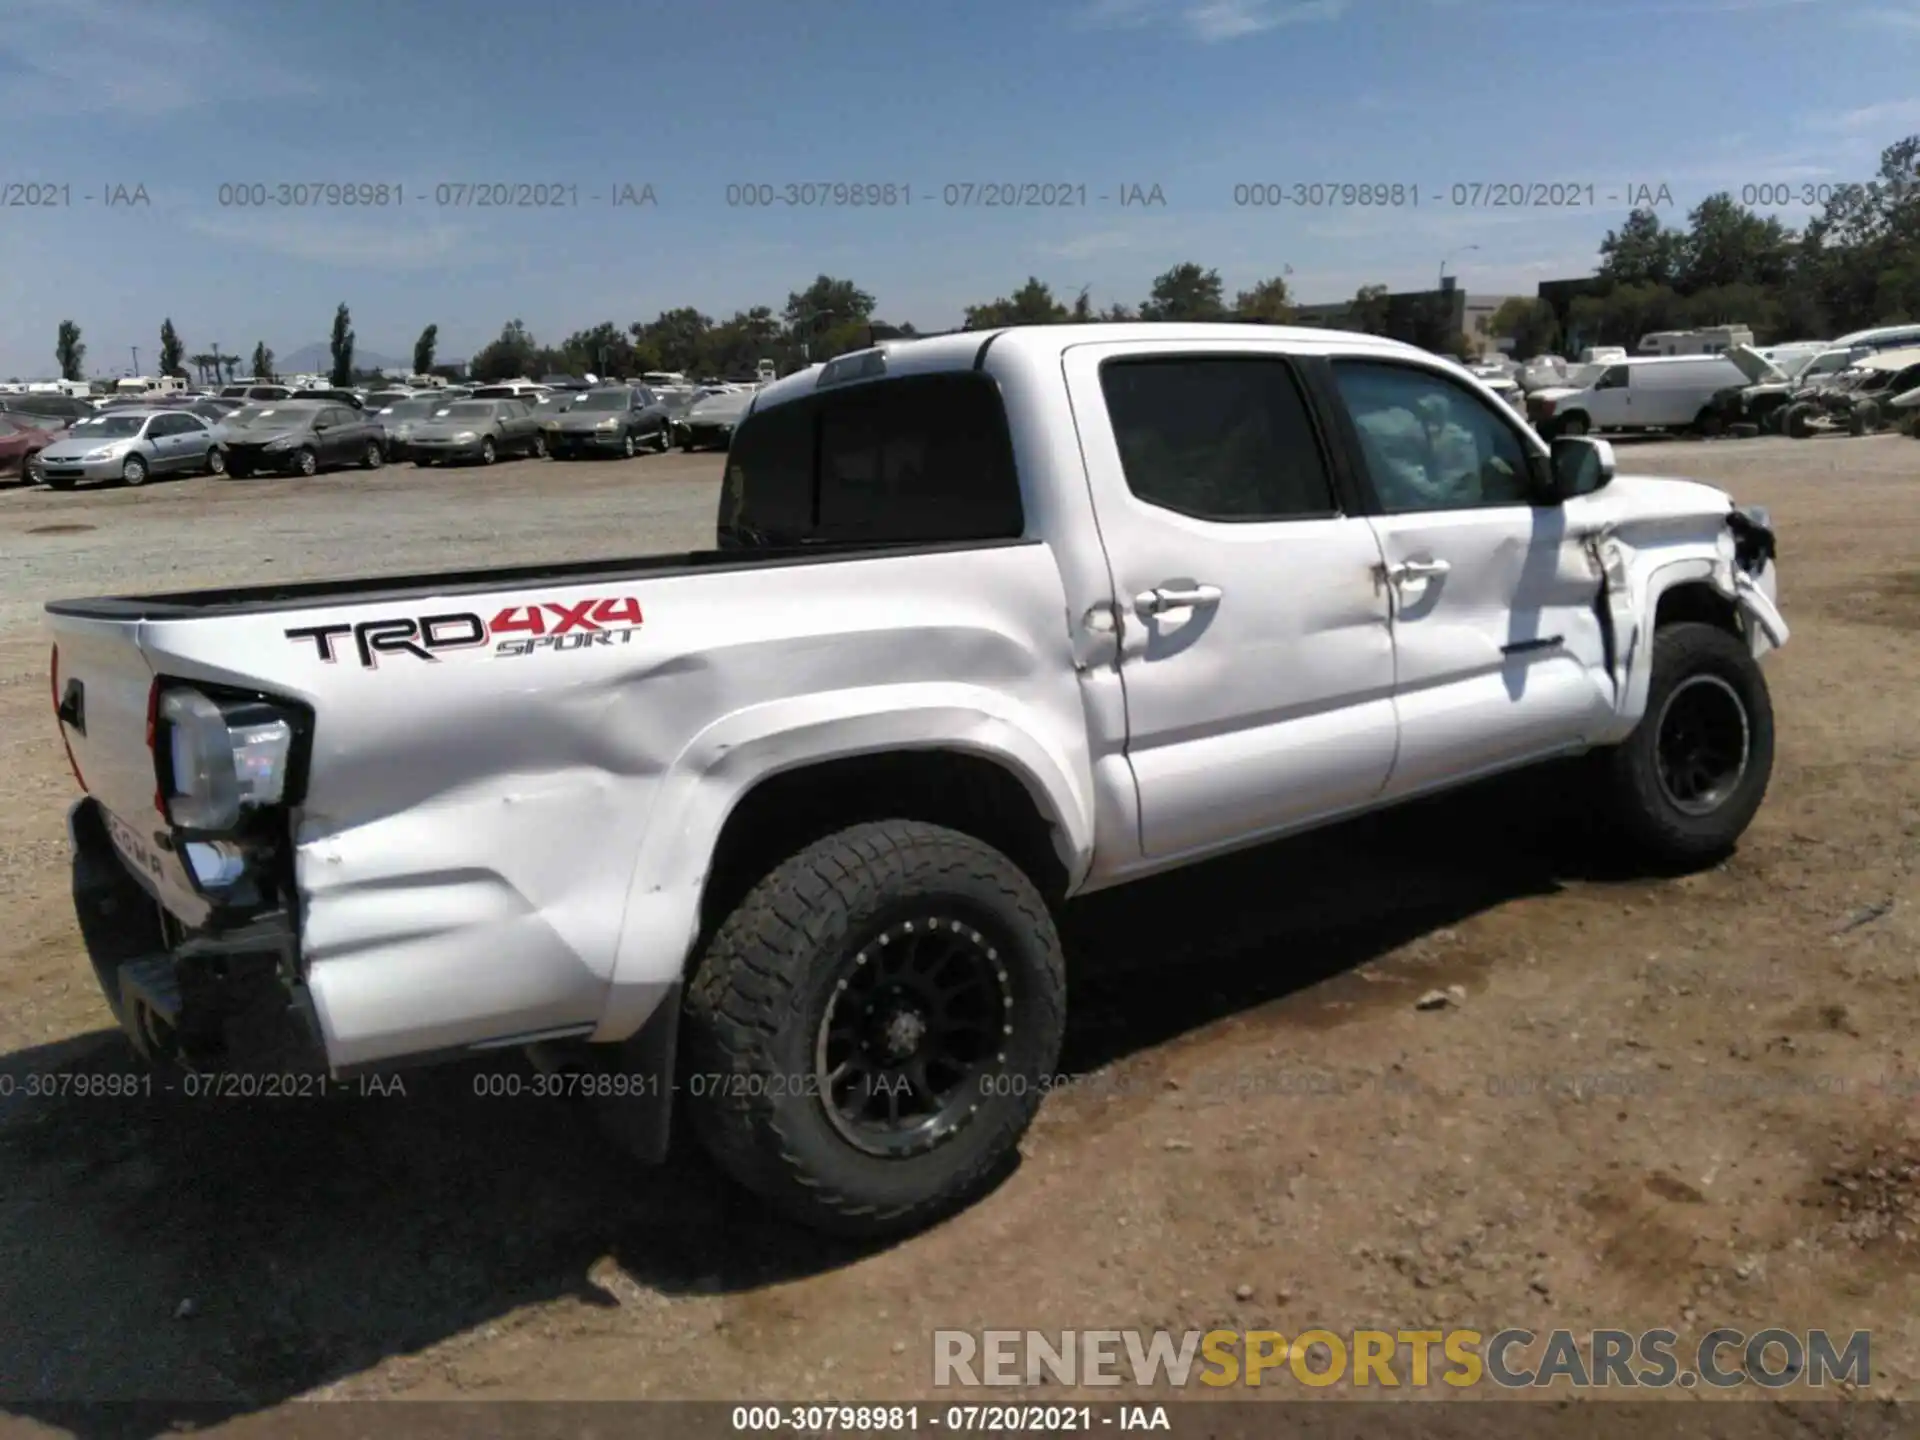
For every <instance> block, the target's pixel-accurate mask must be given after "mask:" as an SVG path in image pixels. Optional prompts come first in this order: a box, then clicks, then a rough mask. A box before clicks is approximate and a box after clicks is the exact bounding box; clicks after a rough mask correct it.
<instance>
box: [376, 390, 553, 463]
mask: <svg viewBox="0 0 1920 1440" xmlns="http://www.w3.org/2000/svg"><path fill="white" fill-rule="evenodd" d="M546 453H547V437H546V435H545V434H544V433H543V432H542V430H541V428H540V422H539V421H538V420H536V419H535V418H534V413H533V407H532V406H531V405H529V404H527V403H526V402H525V401H524V400H482V399H479V398H477V397H476V398H475V399H472V400H456V401H454V402H453V403H452V404H451V405H445V406H441V407H439V408H437V409H436V410H435V411H434V412H433V414H432V415H430V416H429V417H428V418H427V419H425V420H423V421H420V422H419V423H417V424H415V425H414V427H413V432H412V434H411V435H410V436H409V437H408V439H407V454H408V455H409V456H410V457H411V458H412V460H413V463H414V464H416V465H436V464H441V463H444V462H450V461H456V460H471V461H477V462H478V463H480V464H482V465H491V464H493V462H494V461H495V460H497V459H499V458H500V457H501V456H502V455H532V456H535V457H539V456H543V455H545V454H546Z"/></svg>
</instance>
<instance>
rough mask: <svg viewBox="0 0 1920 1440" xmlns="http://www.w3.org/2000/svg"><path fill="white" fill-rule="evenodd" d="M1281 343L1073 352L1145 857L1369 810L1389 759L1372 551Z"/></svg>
mask: <svg viewBox="0 0 1920 1440" xmlns="http://www.w3.org/2000/svg"><path fill="white" fill-rule="evenodd" d="M1323 364H1324V361H1317V360H1296V359H1294V358H1292V357H1290V356H1289V355H1288V354H1287V353H1286V352H1285V351H1284V350H1283V349H1282V348H1281V347H1279V346H1278V345H1261V344H1260V343H1259V342H1252V343H1247V342H1242V343H1238V344H1235V345H1233V346H1232V347H1230V348H1226V349H1222V348H1221V347H1219V346H1218V345H1208V344H1205V343H1200V342H1184V341H1169V342H1162V343H1158V344H1151V345H1147V346H1142V345H1140V344H1138V343H1137V342H1134V343H1130V344H1127V345H1125V346H1122V345H1120V344H1118V343H1094V344H1087V345H1076V346H1073V347H1072V348H1071V349H1069V350H1068V351H1067V353H1066V355H1065V358H1064V366H1065V370H1066V378H1067V386H1068V393H1069V395H1070V397H1071V400H1072V405H1073V411H1074V418H1075V422H1076V425H1077V428H1078V430H1079V438H1080V445H1081V452H1082V455H1083V457H1084V460H1085V464H1086V470H1087V477H1088V483H1089V486H1090V488H1091V491H1092V497H1093V503H1094V511H1095V514H1096V516H1097V519H1098V522H1099V528H1100V536H1101V539H1102V540H1103V542H1104V544H1105V548H1106V553H1107V560H1108V565H1109V567H1110V570H1111V574H1112V582H1113V595H1114V601H1113V603H1114V606H1115V609H1116V611H1117V614H1116V617H1115V618H1116V621H1117V624H1118V627H1119V631H1120V640H1121V644H1120V666H1119V671H1120V679H1121V685H1122V689H1123V691H1124V694H1125V700H1126V719H1127V759H1128V762H1129V764H1130V765H1131V768H1132V771H1133V776H1134V781H1135V784H1136V786H1137V788H1138V791H1139V800H1140V844H1141V850H1142V854H1143V855H1144V857H1145V858H1146V859H1147V860H1148V861H1150V862H1151V861H1165V860H1170V859H1172V858H1174V857H1177V856H1181V855H1186V854H1192V853H1197V852H1204V851H1206V850H1209V849H1214V848H1220V847H1224V846H1226V845H1230V844H1232V843H1234V842H1236V841H1240V840H1246V839H1251V838H1254V837H1255V836H1259V835H1264V834H1273V833H1278V832H1280V831H1282V830H1285V829H1289V828H1293V827H1296V826H1299V825H1302V824H1305V823H1308V822H1311V821H1313V820H1316V819H1319V818H1322V817H1325V816H1328V815H1332V814H1337V813H1339V812H1341V811H1343V810H1348V809H1353V808H1356V807H1359V806H1362V805H1364V804H1366V803H1367V802H1369V801H1371V800H1372V799H1373V798H1374V797H1375V796H1376V795H1378V794H1379V792H1380V789H1381V787H1382V785H1383V784H1384V783H1385V781H1386V778H1387V774H1388V771H1389V769H1390V768H1391V766H1392V764H1393V756H1394V747H1395V742H1396V738H1397V732H1396V724H1395V719H1394V711H1393V644H1392V637H1391V633H1390V631H1389V628H1388V622H1389V612H1388V605H1387V597H1386V592H1385V589H1384V587H1383V585H1382V583H1381V581H1380V578H1379V573H1378V572H1379V569H1380V564H1381V555H1380V547H1379V543H1378V541H1377V540H1376V539H1375V538H1374V534H1373V530H1372V527H1371V526H1370V525H1369V524H1368V523H1367V521H1366V520H1365V519H1364V518H1362V517H1361V516H1359V515H1357V514H1354V513H1351V508H1350V506H1349V503H1348V501H1347V499H1346V498H1345V496H1344V494H1343V490H1344V487H1343V485H1342V483H1341V481H1340V478H1339V477H1338V475H1337V472H1336V468H1335V464H1334V461H1333V457H1332V455H1331V453H1330V451H1329V448H1328V445H1327V437H1325V436H1323V435H1322V434H1321V432H1320V428H1319V426H1318V424H1317V422H1316V420H1315V417H1314V415H1313V413H1312V411H1311V409H1310V408H1309V405H1308V402H1307V391H1306V389H1305V386H1304V383H1303V367H1305V366H1309V365H1323Z"/></svg>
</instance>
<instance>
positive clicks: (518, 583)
mask: <svg viewBox="0 0 1920 1440" xmlns="http://www.w3.org/2000/svg"><path fill="white" fill-rule="evenodd" d="M1020 543H1029V544H1038V543H1039V542H1038V541H1037V540H1036V541H1027V542H1020V541H1007V540H965V541H952V542H941V543H931V544H879V545H864V544H855V543H847V544H833V545H809V546H806V547H805V548H803V549H740V550H688V551H683V552H681V553H678V554H665V555H634V556H627V557H619V558H613V559H606V560H570V561H566V562H564V563H561V564H546V565H514V566H498V567H496V566H488V567H486V568H484V569H469V570H436V571H424V572H421V573H417V574H412V575H394V576H388V577H349V578H346V579H341V580H305V581H298V582H285V583H280V584H268V585H240V586H233V587H229V588H222V589H212V590H177V591H171V592H168V593H166V594H161V595H111V596H95V597H88V598H83V599H78V600H55V601H51V602H49V603H48V605H47V613H48V614H49V615H62V616H68V617H71V618H73V619H79V620H193V619H198V618H203V617H204V618H211V617H214V616H231V615H252V614H263V613H267V612H270V611H274V610H305V609H310V608H312V607H313V606H315V605H323V604H328V603H335V604H360V603H363V602H365V603H374V602H383V601H391V600H410V599H425V598H430V597H434V596H442V595H480V594H489V593H491V592H493V591H505V590H523V589H527V588H530V587H532V586H537V585H542V584H547V583H550V582H562V583H566V584H579V585H589V584H597V583H600V582H603V581H615V580H635V579H649V580H652V579H665V578H667V577H670V576H675V575H693V574H712V573H718V572H722V571H728V570H766V569H774V568H779V567H782V566H790V565H811V564H817V563H820V562H822V561H826V560H839V559H847V558H849V557H851V556H854V555H871V556H882V555H906V554H912V555H934V554H946V553H949V552H952V551H960V550H981V549H998V548H1004V547H1005V546H1007V545H1009V544H1020Z"/></svg>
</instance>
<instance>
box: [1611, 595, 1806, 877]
mask: <svg viewBox="0 0 1920 1440" xmlns="http://www.w3.org/2000/svg"><path fill="white" fill-rule="evenodd" d="M1601 759H1602V764H1603V766H1604V771H1605V781H1606V787H1607V795H1606V802H1607V808H1608V809H1609V810H1610V811H1611V813H1612V817H1613V819H1614V821H1615V822H1616V826H1617V828H1618V829H1619V830H1620V831H1621V832H1622V834H1623V835H1624V836H1625V838H1626V839H1627V840H1628V841H1629V843H1631V844H1632V845H1633V846H1634V848H1635V849H1636V850H1637V851H1639V852H1640V853H1641V854H1642V855H1643V856H1645V857H1646V858H1647V859H1649V860H1650V861H1652V862H1654V863H1655V864H1656V865H1660V866H1663V867H1687V866H1695V865H1701V864H1706V863H1710V862H1711V861H1714V860H1717V859H1719V858H1720V857H1721V856H1723V855H1725V854H1726V853H1727V852H1729V851H1730V850H1732V849H1733V847H1734V845H1735V844H1736V843H1737V842H1738V841H1739V839H1740V837H1741V835H1743V834H1744V833H1745V832H1746V829H1747V826H1748V825H1750V824H1751V823H1752V822H1753V817H1754V814H1755V813H1756V812H1757V811H1758V810H1759V808H1760V802H1761V801H1762V800H1763V799H1764V798H1765V797H1766V793H1767V782H1768V780H1769V778H1770V777H1771V776H1772V774H1773V702H1772V699H1771V697H1770V696H1769V695H1768V692H1767V681H1766V676H1765V675H1764V674H1763V673H1762V671H1761V669H1760V664H1759V662H1758V661H1757V660H1755V659H1754V657H1753V652H1752V651H1751V650H1750V649H1749V648H1748V646H1747V644H1746V642H1744V641H1743V640H1741V639H1740V638H1739V637H1738V636H1736V635H1732V634H1729V633H1728V632H1727V631H1725V630H1722V629H1720V628H1719V627H1718V626H1714V625H1704V624H1696V623H1691V622H1689V623H1686V624H1680V625H1670V626H1667V627H1665V628H1664V629H1662V630H1660V631H1659V632H1658V633H1657V634H1655V636H1654V640H1653V680H1652V684H1651V685H1650V686H1649V688H1648V691H1647V709H1646V714H1645V716H1644V717H1643V718H1642V719H1641V721H1640V724H1639V726H1638V727H1637V728H1636V729H1635V730H1634V732H1633V734H1632V735H1630V736H1629V737H1628V738H1627V739H1626V740H1625V741H1624V742H1623V743H1621V744H1620V745H1618V746H1615V747H1614V748H1612V749H1611V750H1607V751H1603V752H1601Z"/></svg>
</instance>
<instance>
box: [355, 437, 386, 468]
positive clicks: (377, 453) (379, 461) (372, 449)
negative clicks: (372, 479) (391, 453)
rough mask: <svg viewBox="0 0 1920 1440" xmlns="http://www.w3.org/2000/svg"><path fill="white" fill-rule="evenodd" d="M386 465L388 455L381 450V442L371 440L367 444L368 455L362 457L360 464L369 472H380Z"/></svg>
mask: <svg viewBox="0 0 1920 1440" xmlns="http://www.w3.org/2000/svg"><path fill="white" fill-rule="evenodd" d="M386 463H387V455H386V452H385V451H384V450H382V449H381V448H380V442H379V441H378V440H369V441H368V442H367V449H366V453H365V454H364V455H362V456H361V457H360V464H361V465H362V466H364V467H365V468H366V469H368V470H378V469H379V468H380V467H381V466H382V465H384V464H386Z"/></svg>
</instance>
